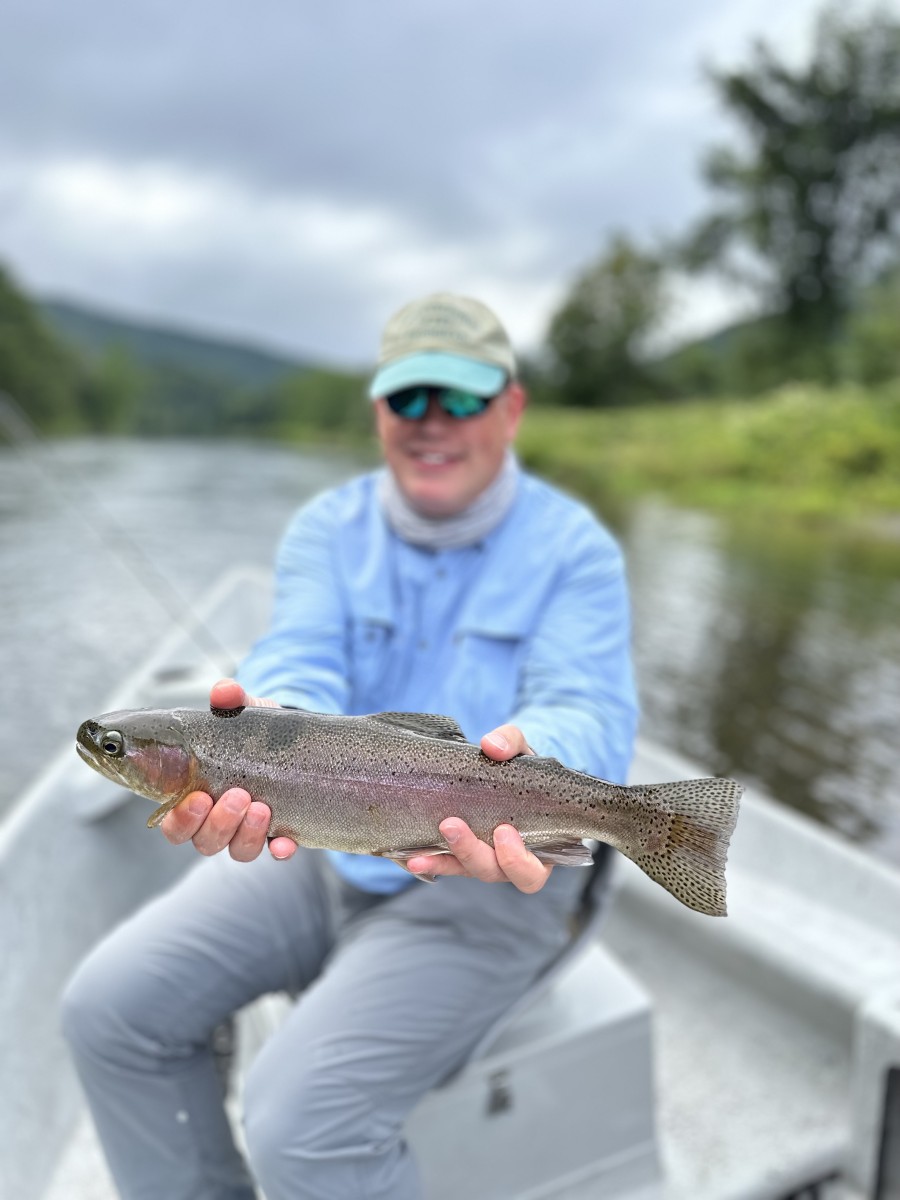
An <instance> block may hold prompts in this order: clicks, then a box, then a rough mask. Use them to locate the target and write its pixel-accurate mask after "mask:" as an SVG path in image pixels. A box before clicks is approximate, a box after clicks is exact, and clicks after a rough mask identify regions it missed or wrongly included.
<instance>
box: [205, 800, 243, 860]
mask: <svg viewBox="0 0 900 1200" xmlns="http://www.w3.org/2000/svg"><path fill="white" fill-rule="evenodd" d="M249 807H250V793H249V792H245V791H244V789H243V788H229V789H228V791H227V792H223V793H222V795H221V796H220V797H219V799H218V800H217V801H216V802H215V804H214V805H213V806H212V808H211V809H210V812H209V816H208V817H207V818H206V820H205V821H204V822H203V824H202V825H201V826H200V828H199V829H198V830H197V832H196V833H195V834H194V837H193V842H194V846H195V847H196V848H197V850H199V851H200V853H201V854H218V853H219V851H220V850H224V849H225V847H226V846H227V845H228V843H229V842H230V841H231V839H232V838H233V837H234V835H235V834H236V833H237V830H238V826H239V825H240V823H241V821H243V819H244V816H245V814H246V812H247V809H248V808H249Z"/></svg>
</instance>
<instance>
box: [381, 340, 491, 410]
mask: <svg viewBox="0 0 900 1200" xmlns="http://www.w3.org/2000/svg"><path fill="white" fill-rule="evenodd" d="M505 382H506V372H505V371H504V370H503V368H502V367H495V366H492V365H491V364H490V363H485V362H478V361H477V360H476V359H474V358H462V357H460V355H458V354H440V353H438V352H437V351H434V352H426V353H422V354H411V355H409V357H408V358H398V359H397V360H396V362H391V363H386V364H385V365H384V366H383V367H379V368H378V370H377V371H376V372H375V377H374V379H373V380H372V382H371V384H370V385H369V397H370V399H372V400H374V399H376V397H378V396H389V395H390V394H391V392H399V391H400V390H401V389H402V388H408V387H415V386H416V385H421V384H432V385H433V386H434V387H456V388H462V389H464V390H465V391H467V392H473V393H474V394H475V395H476V396H496V395H497V394H498V392H500V391H501V390H502V388H503V385H504V383H505Z"/></svg>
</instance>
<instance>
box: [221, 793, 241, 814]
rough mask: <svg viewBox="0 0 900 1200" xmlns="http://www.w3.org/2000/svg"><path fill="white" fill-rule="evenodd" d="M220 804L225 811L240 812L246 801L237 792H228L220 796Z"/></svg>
mask: <svg viewBox="0 0 900 1200" xmlns="http://www.w3.org/2000/svg"><path fill="white" fill-rule="evenodd" d="M222 804H223V805H224V806H225V809H226V811H227V812H230V813H242V812H243V811H244V809H245V808H246V807H247V801H246V800H245V799H244V798H243V796H241V795H240V794H239V793H237V792H228V793H226V795H224V796H223V797H222Z"/></svg>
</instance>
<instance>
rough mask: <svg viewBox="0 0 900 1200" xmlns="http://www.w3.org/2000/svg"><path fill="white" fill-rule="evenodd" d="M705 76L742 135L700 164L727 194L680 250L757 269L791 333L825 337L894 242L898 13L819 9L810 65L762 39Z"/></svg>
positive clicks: (899, 183)
mask: <svg viewBox="0 0 900 1200" xmlns="http://www.w3.org/2000/svg"><path fill="white" fill-rule="evenodd" d="M710 78H711V80H712V83H713V86H714V87H715V89H716V91H717V93H718V95H719V98H720V99H721V101H722V103H723V104H724V106H725V107H726V109H727V110H728V111H729V112H730V113H731V114H732V115H733V116H734V117H735V118H736V119H737V120H738V121H739V122H740V124H741V125H742V126H743V128H744V132H745V134H746V137H747V141H748V143H749V146H748V149H747V150H746V152H745V153H743V154H740V153H737V152H735V151H733V150H731V149H729V148H718V149H714V150H713V151H712V152H711V153H710V155H709V157H708V159H707V161H706V164H705V175H706V178H707V180H708V182H709V183H710V184H711V185H712V187H713V188H714V189H716V191H718V192H719V193H721V194H722V195H723V197H724V198H725V201H726V203H725V204H724V205H723V206H722V207H721V208H719V210H718V211H716V212H714V213H713V214H712V215H711V216H710V217H709V218H708V219H707V220H706V221H704V222H703V224H702V225H701V226H700V227H699V228H698V229H697V230H696V231H695V233H694V234H693V236H692V237H691V238H690V240H689V243H688V246H687V254H686V257H687V260H688V262H689V263H690V264H692V265H693V266H695V267H702V266H705V265H709V264H712V263H715V264H718V265H719V266H721V267H725V268H726V269H727V270H730V271H732V272H734V273H735V274H738V275H741V276H742V277H743V278H745V279H747V278H750V279H751V280H753V281H755V282H756V284H757V285H758V287H759V289H760V292H761V295H762V298H763V300H764V302H765V304H766V307H768V308H770V309H772V308H774V309H775V310H777V311H779V312H781V313H782V314H783V318H784V321H785V324H786V325H787V326H788V327H789V328H790V329H791V330H793V332H794V334H795V335H797V336H798V339H799V340H800V341H802V340H804V338H806V339H807V340H808V338H809V337H812V338H815V339H817V340H821V339H822V338H830V337H831V336H833V335H834V334H835V333H836V332H838V331H839V330H840V329H841V327H842V326H843V323H844V321H845V319H846V315H847V313H848V311H849V310H850V308H851V305H852V301H853V298H854V296H855V294H856V293H857V291H858V289H859V288H860V287H861V286H863V285H865V284H866V283H868V282H869V281H870V280H871V279H873V278H874V277H875V276H876V275H877V274H878V273H879V271H880V270H881V269H882V268H883V266H884V264H885V262H886V261H888V260H889V259H890V258H891V256H892V254H893V252H894V250H895V248H896V246H897V242H898V233H900V218H898V212H900V24H898V22H897V20H896V19H895V18H893V17H891V16H890V15H888V14H887V13H885V12H882V11H875V12H874V13H870V14H869V15H868V16H866V17H858V18H854V17H853V16H848V15H844V14H842V13H841V12H840V11H839V10H838V9H837V8H828V9H826V10H825V11H824V12H823V13H822V14H821V15H820V17H819V19H818V21H817V24H816V29H815V37H814V44H813V50H812V54H811V57H810V59H809V61H808V62H807V63H806V64H805V65H803V66H801V67H798V68H796V69H793V68H791V67H790V66H788V65H786V64H785V63H783V62H781V61H779V59H778V58H777V57H776V54H775V52H774V51H773V50H772V49H771V48H770V47H769V46H767V45H766V44H765V43H763V42H759V43H757V44H756V46H755V50H754V56H753V60H752V62H751V63H750V65H749V66H747V67H744V68H742V69H739V70H734V71H715V70H714V71H711V72H710ZM748 252H749V256H748ZM751 263H752V265H750V264H751ZM759 268H761V271H760V269H759Z"/></svg>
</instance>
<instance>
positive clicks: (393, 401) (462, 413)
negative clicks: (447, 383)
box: [384, 385, 499, 421]
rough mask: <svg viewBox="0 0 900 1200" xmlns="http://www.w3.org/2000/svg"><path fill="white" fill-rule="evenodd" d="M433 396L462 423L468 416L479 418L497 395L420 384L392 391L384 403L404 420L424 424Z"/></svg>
mask: <svg viewBox="0 0 900 1200" xmlns="http://www.w3.org/2000/svg"><path fill="white" fill-rule="evenodd" d="M497 394H498V395H499V392H498V393H497ZM432 396H433V397H434V399H435V400H437V402H438V404H439V405H440V406H441V408H442V409H443V410H444V412H445V413H446V414H447V416H449V417H456V419H457V420H459V421H463V420H465V418H466V417H477V416H478V415H479V414H480V413H483V412H484V410H485V409H486V408H487V406H488V405H489V404H490V402H491V401H492V400H494V399H496V397H495V396H476V395H475V394H474V392H466V391H463V389H462V388H451V387H429V386H426V385H420V386H418V387H409V388H403V389H402V391H399V392H391V394H390V395H389V396H385V398H384V402H385V404H386V405H387V406H388V408H389V409H390V410H391V412H392V413H396V415H397V416H398V417H403V419H404V420H405V421H421V420H422V418H423V417H424V416H425V414H426V413H427V412H428V402H429V400H431V398H432Z"/></svg>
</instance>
